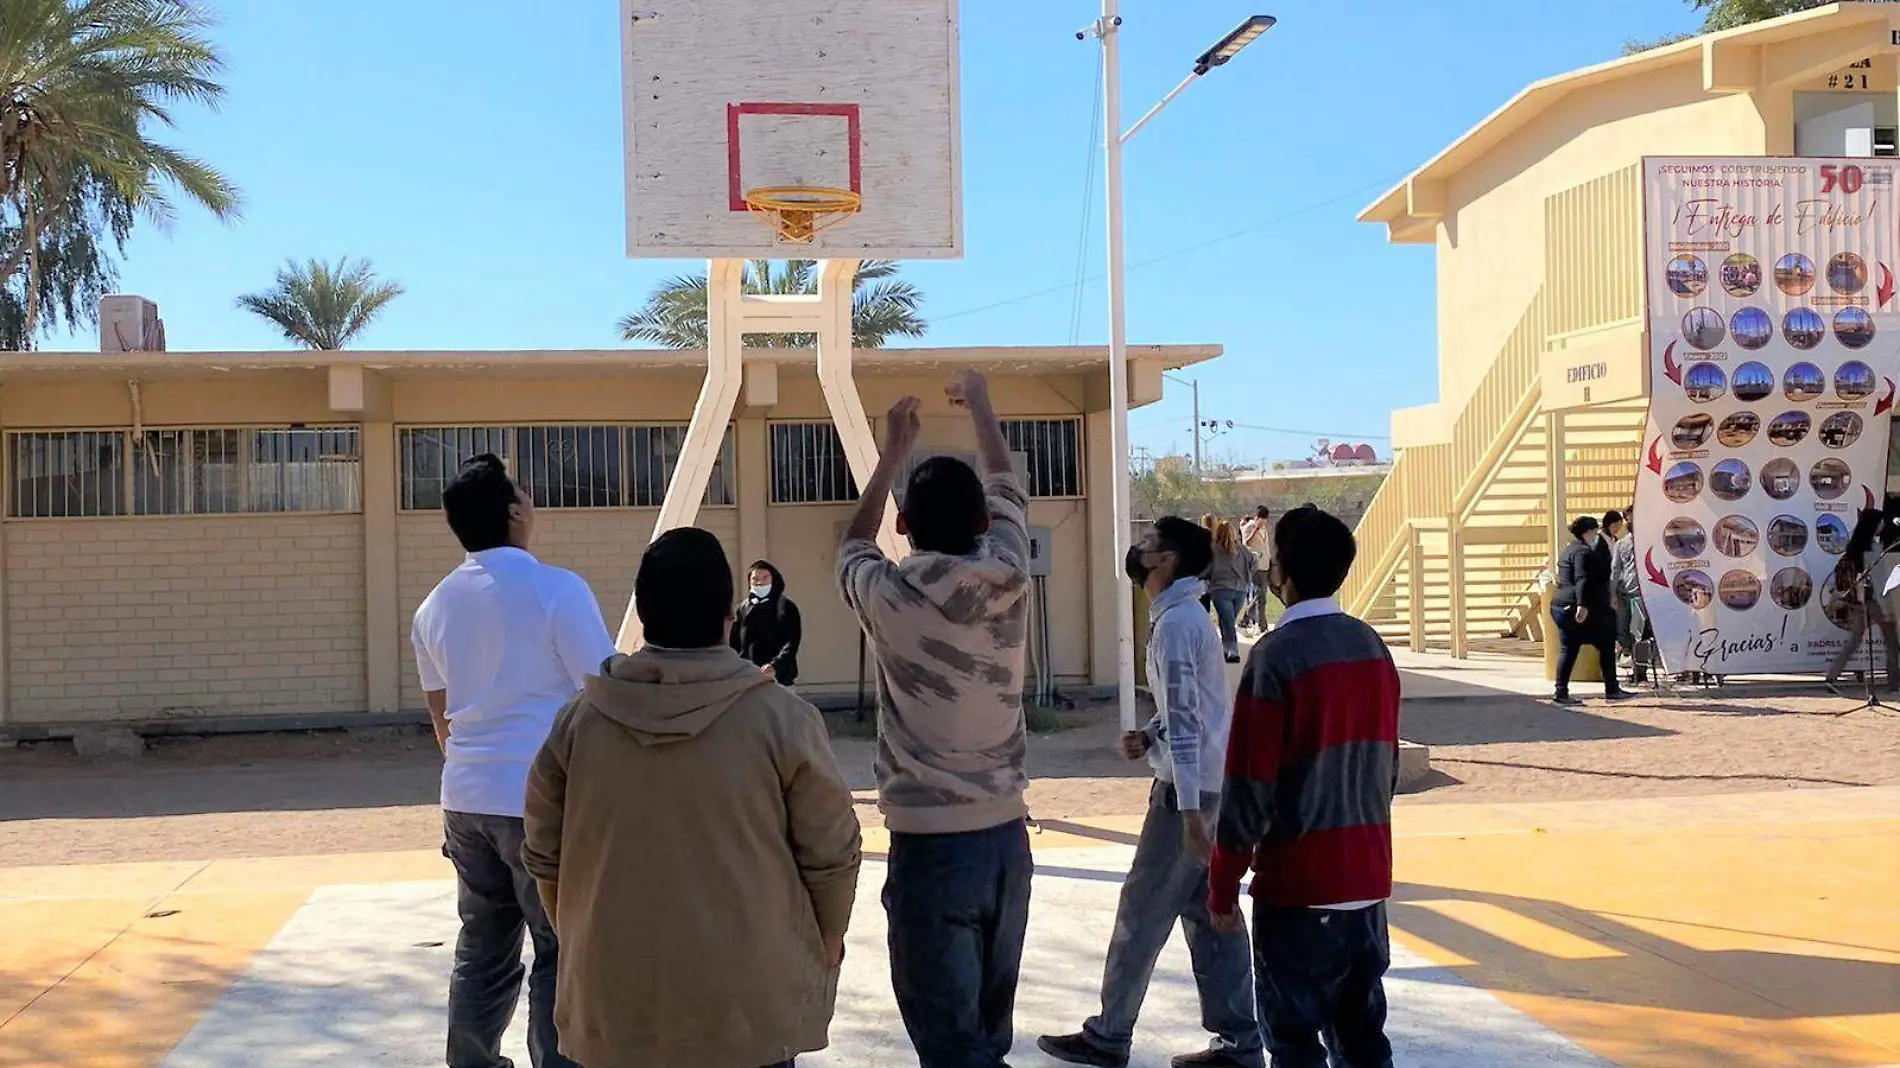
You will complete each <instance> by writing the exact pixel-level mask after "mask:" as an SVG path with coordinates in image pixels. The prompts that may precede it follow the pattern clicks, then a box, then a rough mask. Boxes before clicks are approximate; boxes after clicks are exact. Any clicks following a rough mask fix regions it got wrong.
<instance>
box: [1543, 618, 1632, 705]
mask: <svg viewBox="0 0 1900 1068" xmlns="http://www.w3.org/2000/svg"><path fill="white" fill-rule="evenodd" d="M1576 611H1577V610H1576V607H1575V606H1574V605H1561V606H1556V607H1553V608H1551V610H1550V617H1551V620H1552V621H1553V622H1555V623H1556V624H1557V633H1558V636H1559V638H1560V640H1561V641H1562V642H1563V655H1561V656H1559V657H1558V658H1557V696H1559V697H1568V696H1570V673H1571V672H1573V671H1575V670H1576V669H1577V657H1578V656H1579V655H1581V654H1582V653H1583V647H1584V646H1586V645H1589V646H1593V647H1595V648H1596V651H1597V660H1598V661H1599V662H1600V663H1601V664H1602V666H1603V691H1604V692H1605V693H1616V692H1617V691H1618V690H1619V689H1620V687H1618V686H1617V684H1616V619H1615V615H1614V611H1615V610H1614V609H1611V608H1610V607H1608V606H1604V607H1601V608H1592V609H1590V611H1589V619H1588V620H1587V621H1585V622H1583V623H1578V622H1577V616H1576Z"/></svg>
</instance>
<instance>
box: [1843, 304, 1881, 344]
mask: <svg viewBox="0 0 1900 1068" xmlns="http://www.w3.org/2000/svg"><path fill="white" fill-rule="evenodd" d="M1834 339H1835V340H1836V341H1839V342H1840V343H1841V344H1842V345H1843V346H1845V347H1847V348H1850V349H1864V348H1866V347H1867V346H1868V345H1870V344H1872V343H1873V340H1874V317H1873V316H1871V315H1869V314H1867V309H1865V308H1842V309H1841V310H1840V311H1837V312H1835V313H1834Z"/></svg>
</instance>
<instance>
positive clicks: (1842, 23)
mask: <svg viewBox="0 0 1900 1068" xmlns="http://www.w3.org/2000/svg"><path fill="white" fill-rule="evenodd" d="M1897 63H1900V5H1896V4H1886V3H1837V4H1831V5H1828V6H1826V7H1822V8H1817V9H1815V10H1813V11H1809V12H1804V13H1802V14H1798V15H1789V16H1786V17H1783V18H1778V19H1772V20H1769V21H1765V22H1760V23H1756V24H1754V25H1751V26H1747V27H1743V28H1740V29H1736V30H1730V31H1726V32H1723V33H1717V34H1710V35H1706V36H1702V37H1697V38H1693V39H1690V40H1687V41H1683V42H1681V43H1679V44H1673V45H1668V46H1665V47H1662V48H1657V49H1653V50H1650V51H1646V52H1641V53H1638V54H1636V55H1632V56H1627V57H1624V58H1621V59H1617V60H1613V61H1611V62H1608V63H1603V64H1600V65H1598V66H1594V67H1586V68H1584V69H1582V70H1577V71H1572V72H1570V73H1568V74H1563V75H1560V76H1558V77H1554V78H1550V79H1546V80H1544V81H1541V82H1538V83H1536V84H1534V85H1531V86H1530V87H1529V88H1526V89H1525V90H1524V91H1523V92H1521V93H1519V94H1518V95H1517V96H1516V97H1514V98H1512V99H1511V100H1510V101H1509V102H1507V103H1506V104H1505V105H1504V106H1503V107H1501V108H1499V109H1498V110H1497V111H1496V112H1493V113H1492V114H1491V115H1490V116H1489V117H1487V118H1485V119H1484V120H1483V121H1482V122H1480V123H1479V124H1478V125H1477V126H1475V127H1473V128H1472V129H1471V130H1470V131H1469V132H1467V133H1466V134H1465V135H1464V136H1463V137H1460V138H1459V139H1458V140H1457V141H1456V142H1454V143H1453V144H1451V145H1450V146H1448V147H1447V148H1446V149H1445V150H1444V151H1442V152H1440V153H1439V154H1438V155H1437V156H1435V157H1434V158H1432V159H1431V160H1430V161H1428V162H1427V163H1425V164H1424V166H1422V167H1420V168H1418V170H1416V171H1414V172H1413V173H1412V175H1411V176H1410V177H1408V178H1406V179H1405V181H1403V182H1401V183H1400V184H1399V185H1398V186H1396V187H1395V188H1393V189H1392V190H1390V191H1389V192H1387V193H1386V194H1385V195H1383V196H1381V197H1380V198H1379V199H1378V200H1377V201H1376V202H1375V203H1373V204H1372V205H1371V206H1370V207H1368V208H1367V209H1365V211H1364V212H1363V213H1362V214H1361V215H1360V219H1361V220H1362V221H1364V222H1371V223H1379V224H1383V225H1384V226H1385V227H1386V229H1387V233H1388V234H1389V235H1390V240H1391V241H1392V242H1393V243H1395V244H1405V245H1429V246H1431V247H1432V248H1434V249H1435V250H1436V255H1437V281H1438V287H1437V288H1438V353H1439V355H1438V399H1437V401H1436V402H1434V403H1432V404H1427V405H1423V406H1421V407H1416V408H1408V409H1404V410H1401V411H1397V412H1394V413H1393V415H1392V435H1393V445H1394V447H1395V449H1396V450H1397V452H1398V457H1397V461H1396V464H1395V466H1394V468H1393V471H1392V475H1391V477H1390V478H1388V479H1387V480H1386V483H1385V485H1384V487H1383V488H1382V489H1381V491H1380V493H1379V495H1378V497H1377V498H1376V499H1375V500H1374V501H1373V503H1372V505H1371V507H1370V509H1369V510H1368V512H1367V514H1366V516H1365V518H1364V519H1363V520H1362V521H1361V523H1360V525H1359V538H1360V558H1359V559H1360V563H1359V565H1358V567H1356V568H1355V569H1354V572H1353V575H1352V577H1351V579H1350V581H1349V582H1348V585H1347V588H1346V590H1345V591H1344V597H1345V600H1346V602H1347V606H1348V608H1349V609H1351V610H1352V611H1355V612H1358V613H1360V614H1362V615H1364V616H1365V617H1366V618H1368V619H1371V620H1374V621H1375V622H1377V623H1378V624H1379V626H1380V627H1381V629H1382V630H1383V631H1385V632H1386V634H1387V637H1388V638H1389V639H1392V640H1395V641H1397V642H1400V643H1403V644H1408V645H1410V646H1411V647H1412V648H1414V649H1434V650H1441V651H1449V652H1451V653H1452V654H1453V655H1456V656H1463V655H1465V654H1466V653H1467V652H1468V651H1469V650H1470V648H1471V646H1472V643H1474V642H1483V641H1486V640H1489V639H1494V638H1498V637H1500V636H1504V635H1510V634H1519V635H1535V634H1537V633H1539V630H1540V628H1539V627H1538V626H1537V624H1536V622H1535V616H1536V611H1535V607H1534V600H1533V598H1532V596H1531V593H1532V591H1533V589H1534V587H1535V585H1536V582H1537V577H1538V575H1539V574H1540V573H1541V572H1542V571H1544V570H1545V569H1546V568H1548V567H1549V566H1550V565H1551V561H1552V559H1553V553H1554V551H1555V550H1556V549H1557V548H1558V547H1559V546H1561V545H1562V544H1563V542H1564V540H1566V539H1567V537H1568V535H1567V534H1566V533H1565V532H1564V530H1563V527H1564V526H1565V524H1566V523H1567V522H1568V518H1567V517H1569V516H1572V515H1577V514H1585V513H1600V512H1602V511H1604V510H1606V509H1609V508H1621V507H1624V506H1625V505H1627V504H1628V503H1629V501H1630V499H1631V495H1632V492H1633V487H1634V485H1635V478H1636V471H1637V464H1638V454H1639V452H1640V449H1641V438H1642V433H1643V424H1644V417H1645V413H1646V411H1647V408H1648V394H1649V383H1648V381H1647V374H1648V357H1647V352H1648V347H1647V339H1646V336H1645V326H1644V293H1645V292H1646V290H1645V274H1644V261H1643V233H1642V198H1643V190H1642V160H1643V158H1644V157H1645V156H1665V155H1667V156H1791V155H1798V156H1893V155H1895V154H1896V153H1897V152H1900V147H1897V146H1900V78H1897V76H1896V64H1897ZM1552 502H1559V503H1558V506H1557V507H1555V508H1553V507H1552Z"/></svg>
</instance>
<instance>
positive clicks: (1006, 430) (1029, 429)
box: [1003, 419, 1084, 497]
mask: <svg viewBox="0 0 1900 1068" xmlns="http://www.w3.org/2000/svg"><path fill="white" fill-rule="evenodd" d="M1003 438H1004V440H1006V441H1008V442H1009V448H1010V451H1011V452H1015V453H1021V454H1022V455H1023V457H1024V458H1025V459H1026V460H1027V462H1028V485H1027V486H1026V487H1024V488H1026V489H1027V490H1028V491H1029V495H1030V496H1031V497H1081V496H1084V494H1083V491H1082V484H1083V483H1082V420H1080V419H1005V420H1003Z"/></svg>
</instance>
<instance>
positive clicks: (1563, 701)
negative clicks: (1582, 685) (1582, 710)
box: [1550, 693, 1583, 705]
mask: <svg viewBox="0 0 1900 1068" xmlns="http://www.w3.org/2000/svg"><path fill="white" fill-rule="evenodd" d="M1550 703H1551V704H1553V705H1580V704H1582V703H1583V702H1582V701H1579V700H1578V699H1576V698H1575V697H1572V696H1570V695H1569V694H1567V693H1560V694H1558V695H1557V696H1555V697H1552V698H1551V699H1550Z"/></svg>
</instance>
